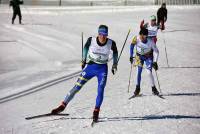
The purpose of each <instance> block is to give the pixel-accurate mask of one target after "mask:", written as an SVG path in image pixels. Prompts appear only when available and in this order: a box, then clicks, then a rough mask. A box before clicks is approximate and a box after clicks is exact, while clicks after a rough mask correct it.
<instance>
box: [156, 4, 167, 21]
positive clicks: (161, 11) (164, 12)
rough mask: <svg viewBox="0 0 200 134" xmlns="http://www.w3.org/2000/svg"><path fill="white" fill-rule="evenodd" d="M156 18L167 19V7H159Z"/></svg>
mask: <svg viewBox="0 0 200 134" xmlns="http://www.w3.org/2000/svg"><path fill="white" fill-rule="evenodd" d="M157 18H158V19H159V20H164V21H166V20H167V9H166V8H163V7H161V8H159V9H158V11H157Z"/></svg>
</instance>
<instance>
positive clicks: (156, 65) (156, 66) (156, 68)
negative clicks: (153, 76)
mask: <svg viewBox="0 0 200 134" xmlns="http://www.w3.org/2000/svg"><path fill="white" fill-rule="evenodd" d="M152 67H153V68H154V69H155V70H156V71H157V70H158V64H157V62H153V64H152Z"/></svg>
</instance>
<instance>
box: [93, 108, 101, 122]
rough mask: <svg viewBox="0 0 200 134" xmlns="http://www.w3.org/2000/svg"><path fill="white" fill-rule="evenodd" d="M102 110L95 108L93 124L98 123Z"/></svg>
mask: <svg viewBox="0 0 200 134" xmlns="http://www.w3.org/2000/svg"><path fill="white" fill-rule="evenodd" d="M99 111H100V108H95V109H94V111H93V122H95V123H96V122H98V119H99Z"/></svg>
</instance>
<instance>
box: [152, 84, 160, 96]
mask: <svg viewBox="0 0 200 134" xmlns="http://www.w3.org/2000/svg"><path fill="white" fill-rule="evenodd" d="M152 93H153V94H154V95H159V92H158V90H157V88H156V87H155V86H153V87H152Z"/></svg>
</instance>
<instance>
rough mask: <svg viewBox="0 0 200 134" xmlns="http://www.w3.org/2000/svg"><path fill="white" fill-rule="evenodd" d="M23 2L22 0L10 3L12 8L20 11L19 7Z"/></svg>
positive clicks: (13, 0) (12, 0) (14, 0)
mask: <svg viewBox="0 0 200 134" xmlns="http://www.w3.org/2000/svg"><path fill="white" fill-rule="evenodd" d="M23 3H24V2H23V1H20V0H11V1H10V6H12V7H13V9H19V5H21V4H23Z"/></svg>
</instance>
